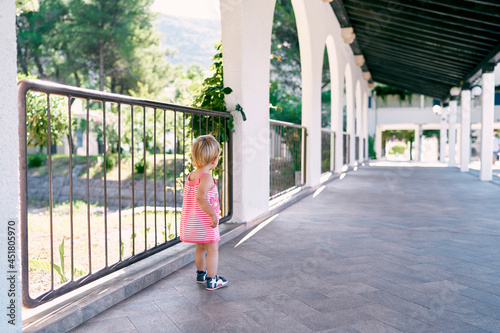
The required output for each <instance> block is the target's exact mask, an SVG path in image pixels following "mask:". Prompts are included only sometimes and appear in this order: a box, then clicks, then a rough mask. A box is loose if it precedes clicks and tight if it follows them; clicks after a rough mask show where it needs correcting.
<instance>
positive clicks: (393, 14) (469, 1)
mask: <svg viewBox="0 0 500 333" xmlns="http://www.w3.org/2000/svg"><path fill="white" fill-rule="evenodd" d="M331 5H332V7H333V9H334V11H335V14H336V15H337V18H338V20H339V22H340V24H341V27H342V28H344V27H353V28H354V33H355V34H356V39H355V40H354V42H353V43H352V44H351V47H352V50H353V52H354V54H355V55H358V54H362V55H363V56H364V58H365V64H364V65H363V66H362V69H363V71H369V72H370V73H371V76H372V79H373V80H374V81H377V82H380V83H383V84H387V85H391V86H394V87H398V88H401V89H404V90H407V91H411V92H415V93H421V94H424V95H427V96H432V97H436V98H439V99H441V100H446V99H447V98H448V97H449V92H450V88H451V87H453V86H459V87H460V86H463V85H467V84H471V83H472V82H474V81H475V80H476V79H477V78H478V77H479V76H480V75H481V73H482V70H483V69H484V68H485V67H489V68H491V66H492V65H493V66H494V64H495V63H497V62H498V61H499V60H500V2H499V1H498V0H460V1H459V0H343V1H342V0H333V1H332V2H331Z"/></svg>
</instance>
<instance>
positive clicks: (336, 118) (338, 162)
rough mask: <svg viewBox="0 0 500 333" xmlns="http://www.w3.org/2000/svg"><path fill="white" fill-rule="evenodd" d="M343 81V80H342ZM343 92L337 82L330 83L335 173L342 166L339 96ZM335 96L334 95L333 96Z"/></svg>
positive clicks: (342, 146)
mask: <svg viewBox="0 0 500 333" xmlns="http://www.w3.org/2000/svg"><path fill="white" fill-rule="evenodd" d="M342 83H343V81H342ZM343 93H344V87H343V84H342V86H341V85H339V84H337V86H336V87H335V86H333V85H332V128H333V129H334V131H335V170H334V172H336V173H341V172H342V167H343V166H344V161H343V159H344V154H343V149H344V135H343V119H344V115H343V112H342V111H343V110H342V103H341V96H342V94H343ZM334 96H335V97H334Z"/></svg>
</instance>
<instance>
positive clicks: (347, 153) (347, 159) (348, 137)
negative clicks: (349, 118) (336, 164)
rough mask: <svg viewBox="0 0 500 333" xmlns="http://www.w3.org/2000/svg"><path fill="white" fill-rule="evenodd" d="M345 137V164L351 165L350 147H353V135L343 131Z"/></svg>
mask: <svg viewBox="0 0 500 333" xmlns="http://www.w3.org/2000/svg"><path fill="white" fill-rule="evenodd" d="M343 139H344V141H343V142H344V165H349V163H350V162H351V161H350V155H351V154H350V147H351V135H350V134H347V133H343Z"/></svg>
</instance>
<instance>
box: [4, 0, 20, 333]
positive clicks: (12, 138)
mask: <svg viewBox="0 0 500 333" xmlns="http://www.w3.org/2000/svg"><path fill="white" fill-rule="evenodd" d="M0 8H1V10H0V31H1V32H2V33H1V34H0V59H2V60H1V61H0V78H2V79H1V80H0V142H1V149H0V152H1V154H0V189H1V191H0V207H1V209H0V226H1V227H0V253H1V255H2V259H3V262H2V264H1V265H0V304H1V305H2V320H0V332H21V330H22V321H21V282H20V281H21V280H20V279H21V275H20V274H21V268H20V264H21V243H20V236H21V231H20V227H19V221H20V219H19V133H18V130H19V120H18V113H17V79H16V71H17V64H16V52H17V51H16V25H15V19H16V8H15V1H11V0H0ZM11 221H12V222H11ZM9 227H11V228H12V227H13V228H15V231H13V232H12V234H13V235H15V236H14V239H8V238H7V237H11V235H12V234H11V233H9ZM10 231H12V229H10ZM9 241H10V243H9ZM13 242H15V245H14V243H13ZM9 245H10V246H13V248H15V251H13V253H8V252H9V251H10V250H11V249H13V248H11V249H9V248H8V246H9ZM8 254H11V255H12V254H13V255H14V256H12V257H13V258H15V260H16V261H15V263H14V262H13V267H10V264H11V263H10V262H8V258H11V257H8ZM12 271H13V272H15V273H10V272H12ZM12 277H14V278H13V279H8V278H12ZM7 307H14V308H13V309H8V308H7ZM7 314H13V315H15V318H14V316H12V318H11V317H8V316H6V315H7ZM9 320H13V321H12V323H13V324H10V323H9Z"/></svg>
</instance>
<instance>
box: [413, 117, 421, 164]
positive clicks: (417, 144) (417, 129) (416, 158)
mask: <svg viewBox="0 0 500 333" xmlns="http://www.w3.org/2000/svg"><path fill="white" fill-rule="evenodd" d="M413 147H415V154H414V155H412V158H413V160H414V161H417V162H418V161H420V125H416V126H415V140H414V142H413Z"/></svg>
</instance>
